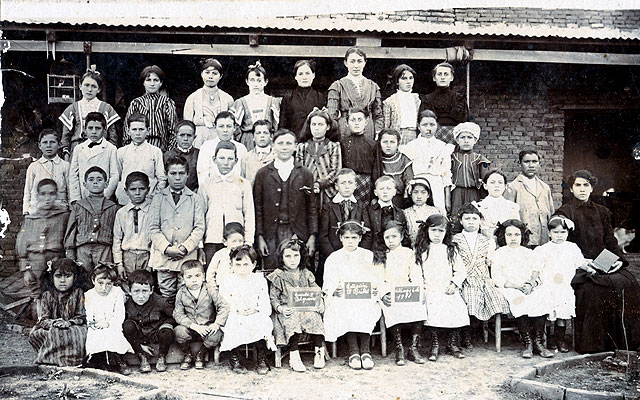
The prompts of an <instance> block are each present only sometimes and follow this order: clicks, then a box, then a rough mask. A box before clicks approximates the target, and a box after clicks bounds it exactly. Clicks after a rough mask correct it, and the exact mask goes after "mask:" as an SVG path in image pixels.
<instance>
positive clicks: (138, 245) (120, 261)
mask: <svg viewBox="0 0 640 400" xmlns="http://www.w3.org/2000/svg"><path fill="white" fill-rule="evenodd" d="M163 169H164V168H163ZM124 186H125V192H126V193H127V196H129V203H127V205H126V206H124V207H122V208H121V209H119V210H118V212H117V213H116V219H115V222H114V224H113V262H114V263H115V264H116V266H117V267H118V275H120V277H121V278H122V279H127V277H128V276H129V274H131V273H132V272H133V271H135V270H138V269H147V268H148V264H149V249H150V248H151V240H150V239H149V231H148V229H147V219H148V215H149V205H150V203H151V201H150V200H149V199H148V198H147V194H148V193H149V177H147V174H145V173H144V172H140V171H134V172H132V173H130V174H129V175H127V179H126V180H125V183H124Z"/></svg>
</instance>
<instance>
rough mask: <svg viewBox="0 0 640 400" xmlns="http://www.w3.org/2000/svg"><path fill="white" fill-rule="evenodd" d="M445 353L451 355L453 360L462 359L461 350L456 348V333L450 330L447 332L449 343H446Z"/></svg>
mask: <svg viewBox="0 0 640 400" xmlns="http://www.w3.org/2000/svg"><path fill="white" fill-rule="evenodd" d="M447 351H448V352H449V353H451V354H452V355H453V356H454V357H455V358H464V354H462V350H460V347H458V331H457V330H452V331H451V332H449V341H448V342H447Z"/></svg>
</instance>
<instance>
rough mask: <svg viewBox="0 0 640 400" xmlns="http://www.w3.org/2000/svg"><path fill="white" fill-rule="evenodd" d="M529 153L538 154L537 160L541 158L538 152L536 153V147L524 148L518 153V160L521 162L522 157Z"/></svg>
mask: <svg viewBox="0 0 640 400" xmlns="http://www.w3.org/2000/svg"><path fill="white" fill-rule="evenodd" d="M529 154H535V155H536V156H538V161H539V160H541V159H542V157H540V154H539V153H538V150H536V149H524V150H522V151H521V152H520V153H518V162H522V159H523V158H524V156H526V155H529Z"/></svg>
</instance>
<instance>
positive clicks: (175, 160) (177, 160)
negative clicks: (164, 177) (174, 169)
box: [164, 156, 189, 174]
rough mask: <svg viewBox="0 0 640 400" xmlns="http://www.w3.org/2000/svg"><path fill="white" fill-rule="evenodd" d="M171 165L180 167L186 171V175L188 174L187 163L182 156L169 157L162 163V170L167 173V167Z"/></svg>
mask: <svg viewBox="0 0 640 400" xmlns="http://www.w3.org/2000/svg"><path fill="white" fill-rule="evenodd" d="M172 165H182V166H184V168H185V169H186V170H187V174H188V173H189V163H188V162H187V160H186V159H185V158H184V157H182V156H171V157H169V158H167V159H166V161H165V162H164V170H165V171H167V172H168V171H169V167H170V166H172Z"/></svg>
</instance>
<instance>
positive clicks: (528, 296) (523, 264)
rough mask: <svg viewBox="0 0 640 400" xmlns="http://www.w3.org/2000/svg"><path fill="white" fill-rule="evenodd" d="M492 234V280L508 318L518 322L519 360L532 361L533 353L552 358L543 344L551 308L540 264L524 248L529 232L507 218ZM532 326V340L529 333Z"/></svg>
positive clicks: (522, 225)
mask: <svg viewBox="0 0 640 400" xmlns="http://www.w3.org/2000/svg"><path fill="white" fill-rule="evenodd" d="M495 235H496V237H497V238H498V246H500V248H499V249H497V250H496V252H495V253H494V255H493V262H492V265H491V278H492V279H493V281H494V282H495V283H496V286H497V287H498V290H500V292H501V293H502V294H503V295H504V297H505V298H506V299H507V301H508V302H509V308H510V309H511V315H513V316H514V317H516V318H517V320H518V331H519V332H520V337H521V339H522V342H523V343H524V346H525V348H524V350H523V351H522V357H523V358H531V357H532V355H533V351H534V350H535V352H536V353H538V354H540V356H541V357H544V358H548V357H553V353H551V352H550V351H549V350H547V349H546V348H545V347H544V345H543V344H542V338H543V336H544V325H545V322H546V320H547V316H548V314H549V310H550V308H551V306H550V304H549V303H550V302H549V294H548V292H547V290H546V288H544V287H540V284H541V282H542V281H541V277H540V271H541V269H542V265H541V264H540V263H539V262H538V260H537V259H536V257H535V254H534V252H533V250H531V249H528V248H526V247H525V246H526V245H527V243H528V240H529V231H528V230H527V227H526V225H525V224H523V223H522V222H520V221H519V220H517V219H508V220H506V221H504V223H499V224H498V229H496V233H495ZM531 325H533V338H532V337H531V335H530V332H529V330H530V328H531ZM532 339H533V343H532Z"/></svg>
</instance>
